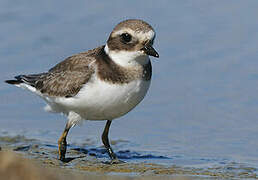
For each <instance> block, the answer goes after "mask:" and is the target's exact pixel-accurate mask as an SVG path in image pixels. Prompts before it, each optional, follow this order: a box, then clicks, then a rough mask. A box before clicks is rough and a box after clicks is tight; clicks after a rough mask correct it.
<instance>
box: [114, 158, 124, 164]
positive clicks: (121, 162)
mask: <svg viewBox="0 0 258 180" xmlns="http://www.w3.org/2000/svg"><path fill="white" fill-rule="evenodd" d="M123 163H125V162H124V161H121V160H119V159H117V158H115V159H112V160H111V161H110V164H123Z"/></svg>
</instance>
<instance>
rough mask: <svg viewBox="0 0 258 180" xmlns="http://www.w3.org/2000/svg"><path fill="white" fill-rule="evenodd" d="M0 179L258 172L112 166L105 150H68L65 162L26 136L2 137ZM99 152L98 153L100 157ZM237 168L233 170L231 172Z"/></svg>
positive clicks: (174, 176)
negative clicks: (105, 159) (104, 156)
mask: <svg viewBox="0 0 258 180" xmlns="http://www.w3.org/2000/svg"><path fill="white" fill-rule="evenodd" d="M0 146H1V148H0V149H1V150H0V177H4V178H3V179H14V180H16V179H26V180H30V179H43V180H45V179H71V178H74V179H96V178H97V179H232V178H253V179H256V178H257V176H256V174H255V171H256V169H254V168H248V167H244V168H239V169H234V168H236V165H234V164H232V165H228V166H227V167H211V168H205V169H203V168H189V167H179V166H176V165H172V166H165V165H159V164H154V163H131V162H125V163H122V164H115V165H110V164H109V163H108V162H106V161H103V158H99V157H100V156H101V154H105V151H103V149H97V150H96V151H95V152H94V153H93V152H91V151H90V149H84V148H68V153H67V159H66V162H60V161H59V160H57V158H56V157H57V149H56V147H54V146H53V145H52V146H51V145H48V144H41V143H40V142H39V141H38V140H34V139H27V138H25V137H23V136H15V137H9V136H5V137H0ZM98 153H99V154H98ZM232 169H234V170H232Z"/></svg>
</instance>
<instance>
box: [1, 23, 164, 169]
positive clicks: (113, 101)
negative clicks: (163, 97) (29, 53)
mask: <svg viewBox="0 0 258 180" xmlns="http://www.w3.org/2000/svg"><path fill="white" fill-rule="evenodd" d="M155 36H156V33H155V31H154V29H153V27H152V26H151V25H150V24H148V23H147V22H145V21H144V20H141V19H127V20H124V21H122V22H120V23H118V24H117V25H116V26H115V27H114V29H113V30H112V32H111V33H110V35H109V37H108V39H107V41H106V44H105V45H102V46H99V47H97V48H94V49H91V50H88V51H86V52H81V53H78V54H75V55H72V56H70V57H68V58H66V59H64V60H63V61H61V62H60V63H58V64H57V65H55V66H54V67H53V68H51V69H49V70H48V71H46V72H43V73H36V74H28V75H18V76H15V77H14V78H13V79H11V80H6V81H5V82H6V83H8V84H11V85H15V86H17V87H21V88H24V89H27V90H29V91H31V92H33V93H35V94H36V95H38V96H39V97H41V98H42V99H43V100H44V101H45V102H46V107H45V110H46V111H49V112H54V113H62V114H64V115H66V116H67V123H66V125H65V128H64V131H63V133H62V135H61V136H60V138H59V140H58V159H59V160H61V161H65V160H66V157H65V154H66V151H67V141H66V138H67V135H68V132H69V130H70V129H71V128H72V127H73V126H75V125H76V124H78V123H80V122H82V121H83V120H92V121H106V125H105V128H104V130H103V133H102V136H101V139H102V142H103V144H104V146H105V148H106V151H107V153H108V155H109V157H110V163H111V164H115V163H119V162H121V161H120V160H119V159H118V158H117V156H116V154H115V153H114V151H113V149H112V148H111V146H110V143H109V137H108V134H109V129H110V125H111V123H112V121H113V120H114V119H117V118H119V117H121V116H123V115H125V114H127V113H128V112H129V111H131V110H132V109H133V108H134V107H135V106H136V105H138V104H139V103H140V102H141V101H142V100H143V98H144V97H145V95H146V93H147V91H148V89H149V87H150V83H151V76H152V66H151V61H150V57H149V56H153V57H156V58H158V57H159V54H158V52H157V51H156V50H155V49H154V48H153V43H154V40H155Z"/></svg>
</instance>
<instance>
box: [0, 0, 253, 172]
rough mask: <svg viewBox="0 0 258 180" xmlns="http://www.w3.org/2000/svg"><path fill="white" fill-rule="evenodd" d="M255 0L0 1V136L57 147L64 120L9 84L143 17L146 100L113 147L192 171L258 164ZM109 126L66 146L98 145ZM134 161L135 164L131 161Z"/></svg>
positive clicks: (116, 125) (74, 133)
mask: <svg viewBox="0 0 258 180" xmlns="http://www.w3.org/2000/svg"><path fill="white" fill-rule="evenodd" d="M257 9H258V1H252V0H246V1H240V0H228V1H213V0H210V1H206V0H196V1H189V0H173V1H168V0H167V1H165V0H161V1H136V0H133V1H130V2H129V1H128V2H124V1H106V2H90V1H82V0H80V1H76V2H72V1H62V3H61V4H60V3H58V2H52V1H50V0H46V1H37V2H36V1H32V0H26V1H17V0H16V1H7V0H2V1H1V2H0V27H1V28H0V34H1V35H0V41H1V43H0V59H1V60H0V82H1V83H0V93H1V96H0V123H1V126H0V132H1V135H8V136H12V135H17V134H19V135H25V136H26V137H28V138H37V139H39V140H41V141H42V142H47V143H48V144H52V145H55V144H56V142H57V139H58V137H59V136H60V134H61V132H62V130H63V128H64V126H65V122H66V119H65V117H64V116H61V115H56V114H48V113H46V112H44V111H43V107H44V102H43V101H42V100H41V99H40V98H39V97H37V96H35V95H32V94H31V93H30V92H27V91H24V90H22V89H18V88H15V87H11V86H9V85H7V84H4V83H3V81H4V80H5V79H9V78H12V77H13V76H14V75H17V74H24V73H37V72H43V71H47V70H48V69H49V68H51V67H52V66H53V65H55V64H56V63H58V62H60V61H61V60H63V59H64V58H66V57H68V56H70V55H72V54H75V53H79V52H82V51H85V50H88V49H91V48H94V47H96V46H100V45H102V44H105V41H106V40H107V37H108V35H109V33H110V32H111V30H112V28H113V27H114V26H115V25H116V24H117V23H118V22H120V21H121V20H124V19H127V18H141V19H144V20H146V21H147V22H149V23H150V24H151V25H152V26H153V27H154V29H155V30H156V32H157V36H156V41H155V48H156V49H157V51H158V52H159V54H160V58H159V59H154V58H152V64H153V79H152V84H151V87H150V90H149V92H148V94H147V96H146V98H145V99H144V101H143V102H142V103H141V104H140V105H139V106H137V108H135V109H134V110H133V111H131V112H130V113H128V114H127V115H126V116H124V117H121V118H119V119H118V120H115V121H114V122H113V124H112V127H111V132H110V138H111V139H112V140H115V141H119V142H120V143H119V144H118V145H115V147H114V148H115V151H116V152H118V151H127V150H130V152H136V153H140V154H141V155H146V154H147V155H148V154H151V155H152V156H153V157H160V156H161V157H166V158H148V157H146V158H139V157H138V158H137V157H136V158H131V159H132V161H140V162H142V161H144V162H155V163H161V164H168V165H171V164H175V165H181V166H186V167H187V166H190V167H203V168H208V167H210V166H224V165H227V164H230V163H239V164H241V165H244V166H247V167H253V168H258V151H257V149H258V141H257V136H258V123H257V117H258V111H257V109H258V95H257V92H258V86H257V81H258V70H257V67H258V60H257V58H258V43H257V42H258V33H257V32H258V21H257V17H258V11H257ZM104 124H105V123H104V122H92V121H91V122H85V123H84V124H83V125H82V126H78V127H75V128H73V129H72V130H71V133H70V134H69V138H68V141H69V143H71V144H74V145H75V146H79V147H81V146H83V145H84V144H85V143H86V144H87V142H88V141H91V142H93V144H94V145H93V146H96V147H99V146H100V145H101V138H100V135H101V133H102V129H103V128H104ZM129 161H130V159H129Z"/></svg>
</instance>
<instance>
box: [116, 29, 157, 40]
mask: <svg viewBox="0 0 258 180" xmlns="http://www.w3.org/2000/svg"><path fill="white" fill-rule="evenodd" d="M123 33H129V34H131V35H132V36H133V37H135V38H137V39H139V40H140V41H141V42H143V41H146V40H153V39H154V38H155V32H154V31H153V30H150V31H148V32H142V31H133V30H132V29H129V28H124V29H121V30H119V31H115V32H113V34H112V36H113V37H114V36H117V35H121V34H123Z"/></svg>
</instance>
